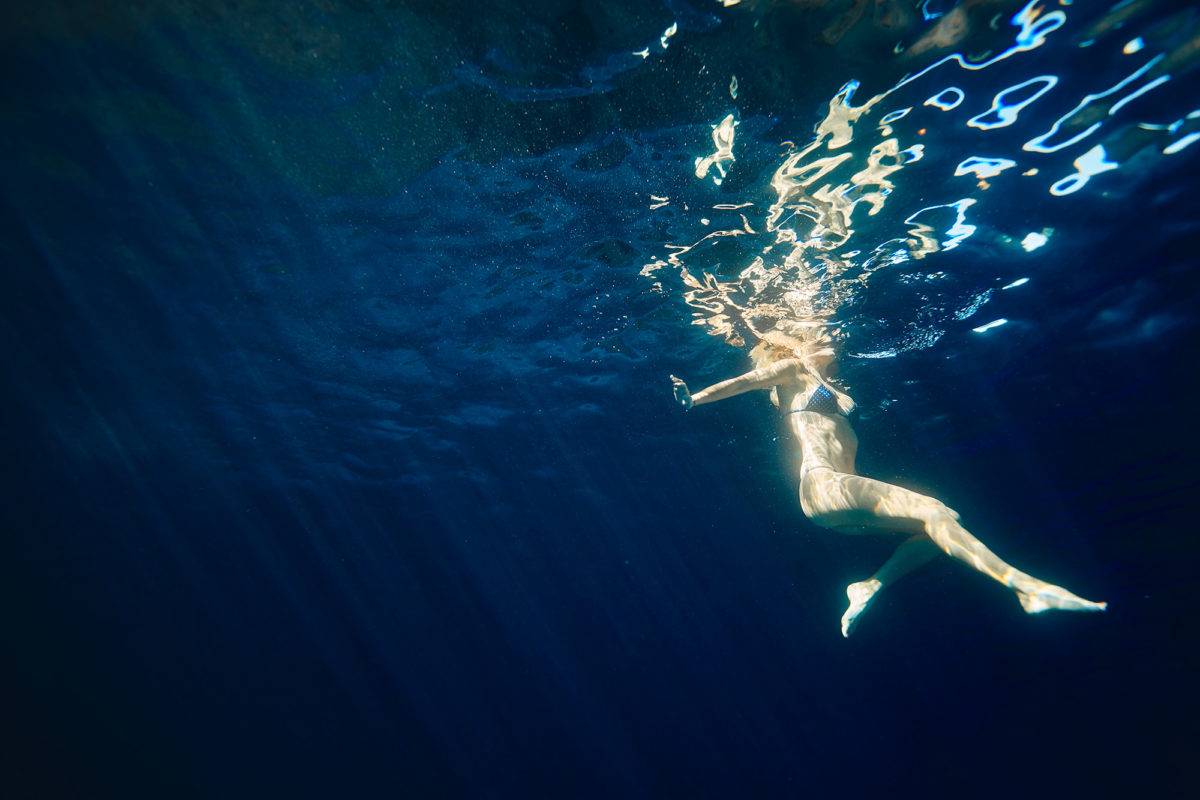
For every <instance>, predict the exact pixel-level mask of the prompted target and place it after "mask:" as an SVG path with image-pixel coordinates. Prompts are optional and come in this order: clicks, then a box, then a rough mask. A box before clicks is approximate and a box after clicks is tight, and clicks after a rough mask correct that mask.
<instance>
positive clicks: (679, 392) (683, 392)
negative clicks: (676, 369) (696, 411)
mask: <svg viewBox="0 0 1200 800" xmlns="http://www.w3.org/2000/svg"><path fill="white" fill-rule="evenodd" d="M671 384H672V385H673V386H674V387H675V400H676V401H678V403H679V405H681V406H683V407H684V408H691V407H692V393H691V392H689V391H688V388H687V384H686V383H684V382H683V381H681V380H679V378H676V377H675V376H674V375H672V376H671Z"/></svg>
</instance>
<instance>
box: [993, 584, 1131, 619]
mask: <svg viewBox="0 0 1200 800" xmlns="http://www.w3.org/2000/svg"><path fill="white" fill-rule="evenodd" d="M1012 588H1013V590H1014V591H1015V592H1016V593H1017V599H1018V600H1020V601H1021V608H1023V609H1025V613H1026V614H1040V613H1042V612H1043V611H1050V610H1051V609H1058V610H1059V611H1103V610H1104V609H1106V608H1108V603H1093V602H1092V601H1091V600H1084V599H1083V598H1082V597H1079V596H1078V595H1074V594H1071V593H1070V592H1068V591H1067V590H1066V589H1064V588H1062V587H1061V586H1055V585H1054V584H1051V583H1042V582H1040V581H1032V585H1030V586H1028V587H1022V586H1013V587H1012Z"/></svg>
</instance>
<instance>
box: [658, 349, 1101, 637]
mask: <svg viewBox="0 0 1200 800" xmlns="http://www.w3.org/2000/svg"><path fill="white" fill-rule="evenodd" d="M763 339H764V340H763V341H762V342H761V343H760V344H758V345H757V346H756V347H755V348H754V349H753V351H752V352H751V358H752V359H753V361H754V365H755V369H754V370H752V371H750V372H747V373H746V374H744V375H740V376H738V377H736V378H732V379H730V380H727V381H721V382H720V383H717V384H714V385H712V386H709V387H708V388H706V389H702V390H700V391H698V392H696V393H695V394H691V393H690V392H689V391H688V388H687V385H686V384H684V382H683V381H681V380H679V379H678V378H676V377H675V376H673V375H672V376H671V380H672V382H673V383H674V385H675V397H676V399H677V400H679V402H680V403H682V404H683V406H684V407H685V408H691V407H692V406H693V405H703V404H705V403H712V402H715V401H717V400H723V399H725V398H727V397H733V396H734V395H739V394H743V393H745V392H750V391H755V390H759V389H762V390H768V391H770V392H771V402H772V403H774V404H775V406H776V407H777V408H779V410H780V412H781V413H782V414H783V416H784V424H785V425H786V426H787V428H788V431H789V432H790V433H791V441H792V442H793V443H794V444H793V446H795V447H797V448H798V449H799V452H798V453H797V454H796V455H797V456H798V458H799V460H800V464H801V466H800V507H801V509H803V511H804V514H805V516H807V517H808V518H809V519H810V520H812V521H813V522H815V523H816V524H818V525H821V526H822V527H825V528H830V529H832V530H835V531H838V532H841V533H874V532H879V533H898V534H903V535H907V537H908V538H906V539H905V541H904V542H903V543H902V544H901V545H900V547H899V548H897V550H896V552H895V553H893V554H892V556H891V558H889V559H888V560H887V562H886V563H884V565H883V566H882V567H880V568H879V570H878V571H877V572H876V573H875V574H874V575H873V576H871V577H870V578H868V579H867V580H865V581H859V582H857V583H852V584H850V585H849V586H848V587H847V588H846V594H847V596H848V598H849V600H850V604H849V607H848V608H847V609H846V613H845V614H844V615H843V616H842V635H843V636H849V635H850V633H851V632H852V631H853V629H854V626H855V624H856V623H857V621H858V618H859V616H860V615H861V614H862V612H863V611H865V610H866V608H867V606H868V605H869V604H870V602H871V600H872V599H873V598H874V597H875V596H876V595H878V593H879V591H880V590H882V589H884V588H886V587H887V586H888V585H890V584H892V583H894V582H895V581H896V580H898V579H899V578H901V577H903V576H904V575H906V574H908V573H909V572H911V571H912V570H914V569H916V568H917V567H919V566H921V565H922V564H925V563H926V562H928V561H929V560H930V559H932V558H933V557H934V556H935V555H936V554H937V551H938V549H940V550H941V551H942V552H944V553H946V554H947V555H949V556H952V557H953V558H956V559H958V560H959V561H962V562H963V563H965V564H967V565H968V566H971V567H974V568H975V569H976V570H978V571H980V572H982V573H983V574H984V575H987V576H988V577H990V578H992V579H994V580H996V581H999V582H1000V583H1001V584H1003V585H1004V586H1006V587H1008V588H1009V589H1011V590H1012V591H1013V592H1014V593H1015V594H1016V595H1017V599H1018V600H1019V601H1020V602H1021V606H1022V607H1023V608H1024V609H1025V611H1026V612H1027V613H1030V614H1036V613H1039V612H1041V611H1047V610H1050V609H1060V610H1064V611H1103V610H1104V609H1105V607H1106V605H1107V604H1106V603H1095V602H1092V601H1090V600H1084V599H1083V598H1082V597H1078V596H1076V595H1074V594H1072V593H1071V592H1069V591H1067V590H1066V589H1064V588H1062V587H1061V586H1055V585H1053V584H1050V583H1046V582H1045V581H1041V580H1038V579H1037V578H1034V577H1033V576H1032V575H1027V574H1026V573H1024V572H1021V571H1020V570H1017V569H1015V568H1014V567H1012V566H1010V565H1009V564H1007V563H1005V562H1004V561H1002V560H1001V559H1000V558H999V557H998V556H996V554H995V553H993V552H992V551H991V550H989V549H988V548H987V547H985V546H984V545H983V543H982V542H980V541H979V540H978V539H976V538H975V537H974V536H972V535H971V534H970V533H969V532H968V531H967V530H966V528H964V527H963V526H962V525H960V524H959V522H958V513H957V512H955V511H954V510H953V509H951V508H949V507H947V506H946V505H945V504H944V503H942V502H941V501H940V500H936V499H934V498H932V497H927V496H925V495H922V494H918V493H917V492H913V491H910V490H908V489H904V488H901V487H899V486H893V485H892V484H889V483H884V482H883V481H877V480H873V479H871V478H865V477H862V476H860V475H857V474H855V472H854V456H855V452H856V451H857V449H858V438H857V437H856V436H855V435H854V430H853V428H852V427H851V426H850V419H849V417H848V415H850V414H851V413H852V411H853V409H854V401H853V400H851V399H850V397H849V396H847V395H846V394H845V393H843V392H841V391H839V390H837V389H835V388H834V387H832V386H831V385H830V384H829V382H828V379H827V378H826V375H825V372H826V370H828V369H829V367H830V366H831V364H832V362H833V350H832V349H831V348H830V347H829V340H828V338H820V337H817V338H816V341H815V342H814V340H813V339H812V338H811V337H810V338H808V339H805V338H795V337H793V336H788V335H784V334H779V333H776V332H774V331H770V332H767V333H766V334H764V335H763Z"/></svg>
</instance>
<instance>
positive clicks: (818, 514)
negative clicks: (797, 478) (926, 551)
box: [800, 469, 958, 533]
mask: <svg viewBox="0 0 1200 800" xmlns="http://www.w3.org/2000/svg"><path fill="white" fill-rule="evenodd" d="M800 506H801V508H802V509H803V510H804V514H805V515H806V516H807V517H808V518H809V519H811V520H812V521H813V522H815V523H817V524H818V525H822V526H824V527H827V528H833V529H836V530H839V531H843V532H846V533H852V532H854V529H861V528H867V529H868V530H864V531H862V532H863V533H871V532H872V531H894V532H896V533H920V532H922V531H924V530H925V523H926V522H928V521H929V520H930V519H932V518H933V517H935V516H938V515H943V514H950V515H951V516H952V517H957V516H958V515H957V514H955V513H954V512H953V511H952V510H950V509H949V508H947V507H946V505H945V504H944V503H942V502H941V501H940V500H937V499H935V498H933V497H928V496H926V495H923V494H920V493H918V492H914V491H912V490H910V489H905V488H903V487H902V486H895V485H893V484H890V483H884V482H883V481H877V480H875V479H873V478H864V477H863V476H861V475H849V474H847V473H844V472H834V471H833V470H829V469H820V470H814V471H812V472H810V473H808V474H807V475H805V476H804V480H803V481H801V482H800Z"/></svg>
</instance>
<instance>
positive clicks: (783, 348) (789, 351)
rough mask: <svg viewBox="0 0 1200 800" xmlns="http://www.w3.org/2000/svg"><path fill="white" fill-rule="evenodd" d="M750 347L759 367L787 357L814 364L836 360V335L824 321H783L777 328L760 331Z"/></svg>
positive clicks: (818, 364) (751, 355) (820, 365)
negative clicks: (827, 329)
mask: <svg viewBox="0 0 1200 800" xmlns="http://www.w3.org/2000/svg"><path fill="white" fill-rule="evenodd" d="M758 336H759V342H758V344H756V345H754V347H753V349H751V350H750V359H751V360H752V361H753V362H754V366H755V367H756V368H758V367H762V366H765V365H767V364H773V363H774V362H776V361H782V360H784V359H787V358H797V359H800V360H801V361H803V362H805V363H806V364H809V365H811V366H814V367H827V366H829V365H830V364H831V363H833V358H834V352H833V338H832V337H830V335H829V333H828V332H827V331H826V330H825V328H824V326H823V325H822V324H821V323H817V322H810V323H799V322H780V323H776V325H775V329H774V330H770V331H764V332H763V333H760V334H758Z"/></svg>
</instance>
